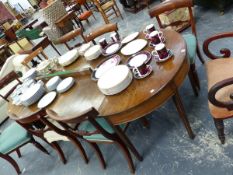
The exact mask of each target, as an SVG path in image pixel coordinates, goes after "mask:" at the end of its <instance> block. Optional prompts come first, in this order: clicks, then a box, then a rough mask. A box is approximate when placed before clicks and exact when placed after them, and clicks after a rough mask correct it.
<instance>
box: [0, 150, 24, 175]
mask: <svg viewBox="0 0 233 175" xmlns="http://www.w3.org/2000/svg"><path fill="white" fill-rule="evenodd" d="M0 157H1V158H3V159H4V160H6V161H8V162H9V163H10V164H11V165H12V166H13V167H14V168H15V171H16V172H17V174H18V175H19V174H20V173H21V172H20V169H19V166H18V164H17V163H16V161H15V160H14V159H12V158H11V156H9V155H6V154H1V153H0Z"/></svg>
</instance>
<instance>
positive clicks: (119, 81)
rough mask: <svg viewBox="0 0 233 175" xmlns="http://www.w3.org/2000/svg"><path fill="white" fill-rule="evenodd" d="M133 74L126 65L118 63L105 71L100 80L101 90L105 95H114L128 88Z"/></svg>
mask: <svg viewBox="0 0 233 175" xmlns="http://www.w3.org/2000/svg"><path fill="white" fill-rule="evenodd" d="M132 79H133V76H132V73H131V71H130V69H129V68H128V66H126V65H118V66H115V67H113V68H112V69H110V70H108V71H107V72H105V73H104V74H103V75H102V76H101V77H100V79H99V80H98V83H97V85H98V87H99V90H100V91H101V92H102V93H103V94H105V95H114V94H117V93H120V92H121V91H123V90H124V89H126V88H127V87H128V86H129V84H130V83H131V82H132Z"/></svg>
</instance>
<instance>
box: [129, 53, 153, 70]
mask: <svg viewBox="0 0 233 175" xmlns="http://www.w3.org/2000/svg"><path fill="white" fill-rule="evenodd" d="M138 61H140V62H138ZM150 61H151V54H150V52H148V51H141V52H138V53H136V54H134V55H132V56H131V57H129V59H128V60H127V65H128V66H129V67H135V66H137V64H141V62H144V63H145V64H147V63H149V62H150Z"/></svg>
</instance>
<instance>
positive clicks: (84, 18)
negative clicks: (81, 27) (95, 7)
mask: <svg viewBox="0 0 233 175" xmlns="http://www.w3.org/2000/svg"><path fill="white" fill-rule="evenodd" d="M91 15H92V11H90V10H89V11H85V12H83V13H82V14H81V15H79V16H78V18H79V19H80V20H81V21H83V20H87V19H88V18H89V17H90V16H91Z"/></svg>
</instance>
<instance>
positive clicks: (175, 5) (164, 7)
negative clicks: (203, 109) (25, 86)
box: [149, 0, 204, 95]
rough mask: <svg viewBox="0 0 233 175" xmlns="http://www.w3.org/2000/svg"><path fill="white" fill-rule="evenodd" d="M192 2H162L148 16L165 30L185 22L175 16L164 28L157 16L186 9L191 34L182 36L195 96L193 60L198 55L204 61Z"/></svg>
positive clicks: (196, 90) (197, 79)
mask: <svg viewBox="0 0 233 175" xmlns="http://www.w3.org/2000/svg"><path fill="white" fill-rule="evenodd" d="M192 7H193V1H192V0H172V1H164V2H162V3H160V4H158V5H155V6H154V7H153V8H151V9H150V10H149V15H150V17H151V18H153V17H156V19H157V22H158V24H159V27H160V28H167V27H169V26H177V25H180V24H182V23H184V22H187V21H182V20H179V16H177V21H174V22H172V23H170V24H169V26H167V25H166V26H165V25H163V24H162V22H161V20H160V18H159V15H160V14H162V13H165V12H168V11H172V10H175V9H179V8H188V14H189V16H190V24H191V28H192V33H190V34H185V35H183V37H184V39H185V41H186V45H187V58H188V59H189V62H190V70H189V79H190V82H191V85H192V88H193V91H194V93H195V95H198V91H199V90H200V83H199V78H198V75H197V71H196V66H195V58H196V54H197V55H198V57H199V59H200V61H201V62H202V63H204V59H203V57H202V55H201V52H200V49H199V46H198V42H197V33H196V26H195V20H194V17H193V12H192Z"/></svg>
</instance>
